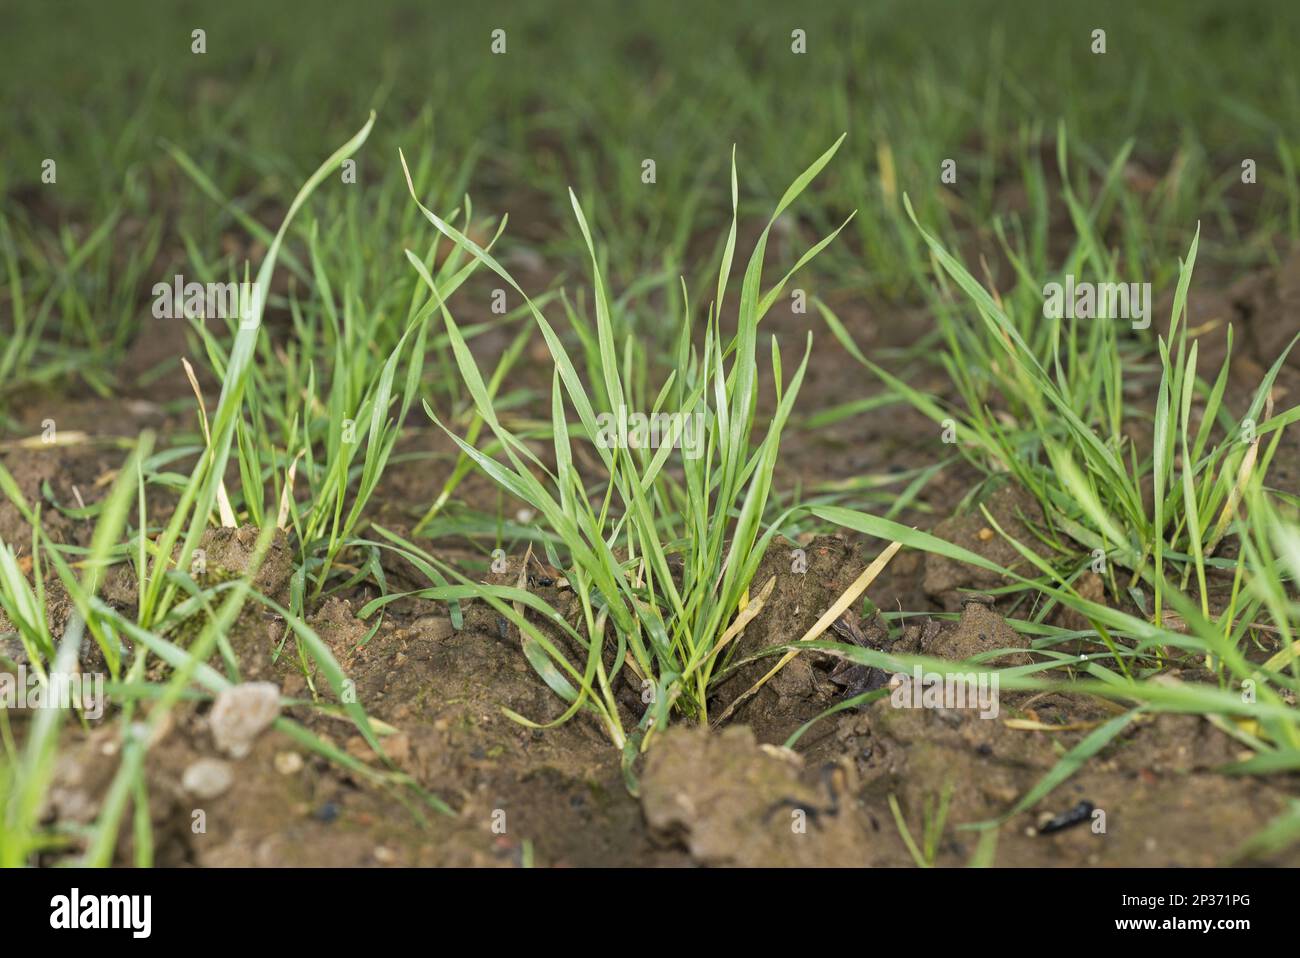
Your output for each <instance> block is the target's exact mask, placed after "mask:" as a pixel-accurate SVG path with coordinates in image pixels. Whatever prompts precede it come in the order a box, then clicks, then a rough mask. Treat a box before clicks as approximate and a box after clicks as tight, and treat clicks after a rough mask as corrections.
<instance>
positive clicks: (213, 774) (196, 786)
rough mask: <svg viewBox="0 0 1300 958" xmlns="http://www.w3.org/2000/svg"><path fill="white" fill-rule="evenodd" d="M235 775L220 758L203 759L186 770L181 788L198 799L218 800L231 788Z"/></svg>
mask: <svg viewBox="0 0 1300 958" xmlns="http://www.w3.org/2000/svg"><path fill="white" fill-rule="evenodd" d="M234 780H235V773H234V772H233V771H232V770H231V768H230V765H229V764H228V763H226V762H223V761H221V759H218V758H201V759H199V760H198V761H197V762H194V763H193V764H192V765H190V767H189V768H187V769H185V773H184V774H183V775H182V776H181V786H182V787H183V788H184V789H185V791H187V792H189V793H190V794H191V795H194V796H196V797H197V798H216V797H217V796H218V795H220V794H221V793H222V792H224V791H225V790H226V789H228V788H230V786H231V783H233V782H234Z"/></svg>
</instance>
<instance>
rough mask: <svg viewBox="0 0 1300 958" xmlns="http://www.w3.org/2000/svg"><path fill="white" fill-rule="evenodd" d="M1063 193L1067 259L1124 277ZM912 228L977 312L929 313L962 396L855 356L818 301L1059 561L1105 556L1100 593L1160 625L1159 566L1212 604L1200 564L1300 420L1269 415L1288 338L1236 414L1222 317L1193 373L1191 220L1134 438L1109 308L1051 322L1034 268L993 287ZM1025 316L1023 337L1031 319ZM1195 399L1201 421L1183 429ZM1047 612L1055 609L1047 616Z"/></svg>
mask: <svg viewBox="0 0 1300 958" xmlns="http://www.w3.org/2000/svg"><path fill="white" fill-rule="evenodd" d="M1067 198H1068V201H1069V203H1070V206H1071V208H1072V210H1074V212H1075V215H1076V222H1077V223H1078V224H1079V225H1080V227H1081V229H1082V230H1083V231H1084V235H1083V238H1082V240H1081V251H1079V252H1077V253H1076V255H1075V256H1074V257H1072V259H1071V262H1072V263H1076V264H1077V263H1079V262H1084V261H1086V262H1090V263H1093V264H1095V265H1096V267H1097V268H1098V270H1099V275H1100V276H1101V277H1102V281H1103V282H1108V281H1112V280H1116V281H1118V279H1119V277H1117V276H1116V275H1115V265H1114V263H1113V262H1111V261H1110V260H1108V259H1107V257H1106V256H1105V255H1104V254H1103V253H1102V251H1101V249H1100V246H1099V244H1098V241H1097V240H1096V237H1095V235H1094V234H1093V232H1092V230H1091V229H1090V227H1089V226H1088V217H1087V214H1086V213H1085V212H1084V210H1083V207H1082V205H1081V204H1080V203H1079V202H1078V201H1077V200H1076V199H1074V197H1073V194H1071V193H1070V192H1069V191H1068V188H1067ZM908 211H909V213H910V212H911V207H910V205H908ZM914 222H915V219H914ZM917 228H918V229H919V230H920V232H921V235H922V237H923V238H924V240H925V242H926V244H927V245H928V246H929V249H930V251H931V255H932V257H933V259H934V262H935V264H936V269H937V270H938V271H939V273H940V276H941V279H944V280H950V281H951V282H952V283H954V284H955V285H956V287H957V288H958V289H959V290H960V291H961V292H962V293H964V294H965V296H966V297H967V302H968V303H969V305H970V306H972V307H973V312H974V313H975V315H976V316H977V317H978V321H977V323H976V324H975V325H974V326H973V327H972V326H970V325H969V324H968V323H967V321H966V320H965V318H964V316H963V315H959V314H957V312H956V310H953V309H944V310H942V311H940V314H939V315H940V322H941V324H942V326H943V330H944V335H945V339H946V341H947V346H948V349H947V352H946V353H945V354H943V356H942V362H943V365H944V366H945V368H946V369H947V370H948V372H949V374H950V375H951V377H952V381H953V385H954V387H955V389H956V392H957V394H958V396H959V398H960V402H959V403H958V404H956V405H952V404H947V403H944V402H942V401H939V400H937V399H935V398H934V397H932V396H930V395H928V394H926V393H923V392H921V391H920V390H918V389H916V388H914V387H912V386H911V385H909V384H908V383H907V382H905V381H904V380H902V379H900V378H899V377H897V376H895V375H893V374H892V373H890V372H888V371H886V370H885V369H883V368H882V367H880V366H879V365H877V364H876V363H874V362H872V361H871V360H869V359H868V358H866V357H865V356H863V355H862V353H861V352H860V351H859V350H858V349H857V347H856V345H854V344H853V342H852V340H851V339H850V337H849V335H848V333H847V331H846V330H845V328H844V326H843V324H842V323H840V322H839V320H838V319H837V318H836V317H835V315H834V313H833V312H832V311H831V310H830V309H829V308H828V307H827V306H826V305H825V304H824V303H819V304H818V305H819V308H820V310H821V312H822V314H823V316H824V318H825V319H826V321H827V323H828V324H829V325H830V327H831V329H832V330H833V332H834V333H835V335H836V336H837V337H838V338H839V339H840V341H841V342H842V343H843V344H844V345H845V346H846V348H847V349H848V350H849V352H850V354H851V355H853V356H854V357H855V358H856V359H857V360H858V361H859V362H861V363H863V364H864V365H865V366H867V367H868V368H870V369H871V370H872V371H873V372H875V373H876V375H878V376H879V377H880V378H881V379H882V380H883V381H884V382H885V383H886V385H887V386H888V387H889V389H890V390H891V391H892V392H893V393H895V394H896V395H898V396H900V397H902V398H903V399H905V400H906V401H907V402H909V403H911V404H912V405H913V406H914V407H915V408H916V409H918V410H919V411H921V412H922V413H924V414H925V415H926V416H928V417H929V418H930V419H932V420H933V421H934V422H935V423H936V424H937V425H939V426H941V427H947V428H952V429H953V430H954V431H955V434H956V439H957V443H956V448H957V450H958V451H959V452H960V454H961V455H963V456H964V457H965V458H966V459H967V460H968V461H970V462H971V463H973V464H974V465H976V466H977V467H978V468H980V469H982V470H984V471H985V473H986V474H987V475H988V476H990V477H998V476H1002V477H1009V478H1011V479H1012V480H1013V481H1015V482H1016V483H1017V484H1018V485H1019V486H1020V487H1021V488H1023V489H1025V490H1026V491H1028V492H1029V493H1030V494H1031V495H1032V496H1033V497H1034V498H1035V499H1036V500H1037V502H1038V504H1039V506H1040V507H1041V508H1042V511H1043V515H1044V517H1045V521H1044V523H1043V527H1042V528H1041V529H1040V530H1037V534H1038V536H1039V538H1040V539H1041V541H1042V542H1043V543H1046V544H1047V545H1048V546H1049V548H1050V551H1051V552H1052V553H1053V554H1054V555H1055V556H1056V560H1055V561H1056V564H1057V565H1058V566H1059V567H1060V568H1069V569H1072V570H1073V571H1074V572H1075V573H1076V574H1077V573H1081V572H1083V571H1087V569H1088V568H1090V567H1094V566H1097V567H1104V570H1105V572H1104V577H1105V580H1106V582H1107V585H1108V587H1109V591H1110V594H1111V595H1112V596H1114V597H1116V598H1121V599H1124V600H1132V601H1134V602H1136V604H1137V605H1138V607H1139V608H1142V609H1145V610H1147V611H1148V612H1150V613H1151V614H1152V615H1153V616H1154V617H1155V619H1156V621H1157V622H1158V621H1159V619H1160V616H1161V615H1162V612H1163V609H1164V607H1165V593H1166V578H1167V577H1173V578H1175V580H1176V581H1177V582H1178V583H1179V585H1180V586H1181V587H1184V588H1185V587H1186V586H1187V585H1188V583H1189V581H1190V579H1191V577H1192V576H1193V575H1194V576H1195V578H1196V583H1197V586H1198V594H1199V597H1200V603H1201V611H1202V614H1208V612H1209V590H1208V587H1207V586H1208V583H1207V569H1214V568H1218V569H1223V570H1231V569H1233V568H1234V567H1235V561H1234V560H1232V559H1229V558H1218V557H1216V552H1217V551H1218V550H1219V549H1220V547H1221V546H1222V545H1223V543H1224V541H1225V538H1226V537H1227V534H1228V532H1229V531H1230V528H1231V522H1232V519H1233V515H1234V512H1235V509H1236V507H1237V506H1238V504H1239V503H1240V502H1241V499H1242V496H1243V495H1244V493H1245V490H1246V488H1247V487H1248V486H1249V484H1250V483H1251V482H1252V480H1255V479H1258V480H1259V481H1260V482H1262V481H1263V479H1264V477H1265V476H1266V475H1267V471H1268V466H1269V464H1270V462H1271V461H1272V458H1273V453H1274V451H1275V450H1276V448H1277V442H1278V439H1279V438H1280V435H1281V430H1282V428H1283V427H1284V426H1285V425H1286V424H1288V423H1290V422H1292V421H1294V420H1295V419H1296V418H1297V417H1300V407H1292V408H1291V409H1289V410H1286V411H1285V412H1282V413H1279V414H1277V415H1273V411H1272V410H1273V400H1272V398H1271V397H1272V392H1271V391H1272V386H1273V383H1274V381H1275V379H1276V377H1277V375H1278V372H1279V371H1280V369H1281V367H1282V364H1283V362H1284V361H1285V359H1286V355H1287V352H1289V347H1288V350H1286V351H1284V352H1283V354H1282V355H1280V356H1279V357H1278V358H1277V360H1276V361H1275V362H1274V364H1273V365H1272V367H1271V368H1270V369H1269V370H1268V372H1267V373H1266V375H1265V376H1264V378H1263V379H1262V380H1261V382H1260V384H1259V386H1258V387H1257V389H1256V390H1255V393H1254V396H1253V397H1252V399H1251V402H1250V405H1249V407H1248V408H1247V409H1246V410H1244V413H1243V415H1241V416H1240V417H1239V418H1237V417H1234V416H1233V415H1232V414H1231V412H1230V411H1229V410H1228V408H1227V407H1226V405H1225V403H1224V394H1225V390H1226V387H1227V383H1228V373H1229V363H1230V361H1231V344H1232V336H1231V328H1229V330H1228V354H1227V356H1226V357H1225V359H1224V362H1223V365H1222V366H1221V367H1220V369H1219V370H1218V373H1217V375H1216V376H1215V378H1214V380H1213V382H1212V383H1207V382H1205V381H1203V380H1202V379H1200V378H1199V377H1198V366H1197V360H1198V344H1197V342H1196V341H1195V340H1191V341H1190V342H1189V339H1188V331H1187V325H1186V321H1185V319H1184V313H1185V307H1186V303H1187V296H1188V290H1189V287H1190V284H1191V278H1192V270H1193V267H1194V265H1195V262H1196V251H1197V245H1198V240H1199V231H1198V233H1197V236H1196V237H1194V238H1193V240H1192V243H1191V247H1190V249H1189V250H1188V254H1187V257H1186V259H1185V260H1184V261H1183V262H1182V263H1181V264H1180V269H1179V278H1178V285H1177V289H1176V292H1175V296H1174V302H1173V314H1172V320H1171V323H1170V327H1169V332H1168V339H1166V338H1165V337H1164V336H1161V337H1159V339H1158V343H1157V345H1158V362H1159V371H1160V379H1159V384H1158V387H1157V390H1156V403H1155V410H1154V415H1153V416H1152V417H1151V418H1150V420H1149V424H1148V425H1145V428H1149V429H1150V436H1151V442H1150V445H1149V447H1148V446H1145V445H1144V444H1138V443H1135V442H1134V440H1133V438H1132V434H1133V432H1134V431H1135V430H1136V429H1139V428H1144V424H1143V423H1142V421H1141V418H1140V416H1138V415H1137V414H1135V412H1134V410H1133V409H1132V408H1131V407H1130V405H1129V403H1128V402H1127V401H1126V399H1125V396H1124V390H1123V385H1122V380H1123V378H1124V376H1125V369H1126V368H1131V366H1132V364H1133V363H1134V360H1133V359H1132V357H1131V355H1126V354H1125V352H1123V351H1121V348H1120V343H1119V339H1118V335H1117V333H1116V329H1115V327H1116V320H1114V319H1111V320H1086V319H1085V320H1069V321H1066V320H1062V321H1060V322H1056V321H1045V320H1043V318H1042V301H1041V299H1038V298H1037V289H1038V286H1037V283H1035V282H1034V281H1033V280H1031V279H1030V278H1029V277H1024V279H1025V282H1023V283H1021V285H1020V286H1019V287H1018V289H1017V294H1019V295H1017V294H1013V295H1012V296H1009V297H1007V298H1006V299H1004V298H1003V297H1001V296H998V295H996V294H991V293H989V292H988V291H987V290H986V289H985V288H984V286H983V285H981V284H980V282H979V281H978V280H977V279H976V278H975V277H974V276H972V275H971V273H970V272H969V271H968V270H967V269H966V268H965V267H964V266H963V265H962V264H961V262H959V261H958V260H957V259H956V258H955V257H953V256H952V255H951V254H950V253H949V252H948V251H947V250H946V249H945V248H944V247H943V245H942V244H941V243H940V242H939V241H938V240H937V239H935V238H934V237H933V236H932V235H931V234H930V233H929V232H927V231H926V230H925V229H924V228H922V227H920V226H919V224H918V226H917ZM1026 290H1028V292H1026ZM1013 303H1014V304H1017V306H1018V308H1017V309H1014V310H1013V305H1012V304H1013ZM1035 327H1036V332H1035V333H1034V334H1032V339H1031V334H1029V333H1028V332H1027V330H1028V329H1030V328H1035ZM1044 329H1046V330H1047V332H1046V334H1043V333H1042V332H1041V331H1042V330H1044ZM1292 345H1294V340H1293V341H1292ZM1128 353H1129V354H1131V353H1132V348H1131V347H1130V348H1129V349H1128ZM976 370H979V371H980V372H978V373H976V372H974V371H976ZM1198 398H1199V399H1200V401H1201V402H1200V408H1199V410H1198V412H1199V423H1198V424H1197V425H1196V426H1195V428H1193V417H1192V412H1193V408H1194V406H1195V404H1196V400H1197V399H1198ZM1268 439H1271V442H1269V443H1267V448H1266V449H1265V451H1264V452H1262V453H1261V451H1260V450H1261V448H1264V445H1263V444H1264V441H1265V440H1268ZM1098 560H1100V561H1098ZM1049 611H1050V606H1048V607H1046V608H1045V609H1044V610H1043V614H1044V615H1045V614H1046V613H1047V612H1049Z"/></svg>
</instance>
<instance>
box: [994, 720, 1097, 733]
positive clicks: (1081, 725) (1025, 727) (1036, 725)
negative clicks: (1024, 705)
mask: <svg viewBox="0 0 1300 958" xmlns="http://www.w3.org/2000/svg"><path fill="white" fill-rule="evenodd" d="M1002 724H1003V725H1005V726H1006V727H1007V728H1012V729H1016V730H1017V731H1019V732H1082V731H1085V730H1087V729H1093V728H1096V727H1097V726H1098V725H1101V724H1102V723H1101V722H1066V723H1065V724H1063V725H1052V724H1050V723H1048V722H1039V721H1037V720H1035V719H1014V718H1013V719H1004V720H1003V722H1002Z"/></svg>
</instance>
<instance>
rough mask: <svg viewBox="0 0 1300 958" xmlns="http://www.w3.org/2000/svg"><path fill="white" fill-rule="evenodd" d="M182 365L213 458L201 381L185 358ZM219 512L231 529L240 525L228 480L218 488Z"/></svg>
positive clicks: (224, 524) (222, 520)
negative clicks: (228, 491) (229, 490)
mask: <svg viewBox="0 0 1300 958" xmlns="http://www.w3.org/2000/svg"><path fill="white" fill-rule="evenodd" d="M181 365H182V366H184V367H185V375H186V377H187V378H188V379H189V381H190V388H191V389H193V390H194V398H196V399H197V400H198V401H199V423H200V424H201V425H202V426H203V441H204V443H206V444H207V447H208V458H209V459H211V458H212V434H211V433H210V432H209V431H208V407H207V404H206V403H204V402H203V391H202V390H200V389H199V381H198V379H197V378H196V377H195V375H194V367H193V366H191V365H190V361H189V360H188V359H186V358H185V357H184V356H182V357H181ZM217 511H218V512H220V513H221V524H222V525H223V526H226V527H227V528H229V529H234V528H236V527H237V526H238V525H239V522H238V520H236V519H235V510H234V509H232V508H231V507H230V496H229V495H228V494H227V493H226V480H225V479H222V480H221V482H220V484H219V485H218V486H217Z"/></svg>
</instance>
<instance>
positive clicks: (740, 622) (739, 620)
mask: <svg viewBox="0 0 1300 958" xmlns="http://www.w3.org/2000/svg"><path fill="white" fill-rule="evenodd" d="M775 586H776V576H772V577H771V578H770V579H768V580H767V583H766V584H765V585H764V586H763V588H762V590H761V591H760V592H759V593H758V598H756V599H748V592H749V590H748V589H747V590H745V591H746V599H747V601H746V603H745V607H744V608H743V609H741V610H740V614H739V615H737V616H736V621H734V622H732V623H731V625H730V626H729V627H728V628H727V631H726V632H723V633H722V638H720V639H718V644H717V645H715V646H714V647H713V651H712V652H710V653H709V657H708V658H707V659H705V661H704V664H705V665H707V664H708V663H709V662H712V661H713V659H714V658H716V657H717V655H718V653H719V652H721V651H722V650H723V649H725V648H726V647H727V643H728V642H730V641H731V640H732V639H734V638H735V637H736V636H738V635H740V633H741V632H743V631H745V626H747V625H749V623H750V622H751V621H753V618H754V616H756V615H758V613H760V612H762V611H763V604H764V603H765V602H767V598H768V596H770V595H771V594H772V589H773V588H774V587H775Z"/></svg>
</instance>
